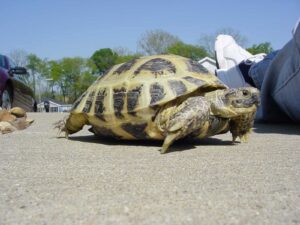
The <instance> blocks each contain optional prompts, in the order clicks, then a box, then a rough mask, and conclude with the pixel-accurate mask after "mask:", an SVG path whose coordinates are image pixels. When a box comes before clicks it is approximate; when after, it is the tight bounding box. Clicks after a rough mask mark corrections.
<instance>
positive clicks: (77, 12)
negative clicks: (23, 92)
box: [0, 0, 300, 59]
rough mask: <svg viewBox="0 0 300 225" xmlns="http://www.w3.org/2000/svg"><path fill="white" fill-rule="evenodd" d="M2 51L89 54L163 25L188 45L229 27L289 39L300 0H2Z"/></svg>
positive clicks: (252, 38) (261, 38) (276, 43)
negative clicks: (17, 50)
mask: <svg viewBox="0 0 300 225" xmlns="http://www.w3.org/2000/svg"><path fill="white" fill-rule="evenodd" d="M0 3H1V8H0V19H1V35H0V43H1V44H0V53H2V54H9V53H10V52H11V51H13V50H16V49H22V50H25V51H26V52H28V53H34V54H36V55H38V56H39V57H41V58H48V59H61V58H63V57H75V56H80V57H90V56H91V55H92V54H93V52H94V51H96V50H98V49H100V48H107V47H108V48H116V47H125V48H128V49H130V50H131V51H136V50H137V44H136V43H137V41H138V39H139V38H140V36H141V34H142V33H143V32H145V31H146V30H152V29H162V30H165V31H167V32H169V33H171V34H173V35H176V36H178V37H179V38H180V39H181V40H182V41H184V42H185V43H189V44H197V42H198V40H199V38H200V37H201V35H202V34H212V33H214V32H215V31H216V30H218V29H221V28H227V27H230V28H233V29H235V30H237V31H239V32H240V34H241V35H243V36H245V37H246V38H247V40H248V46H250V45H252V44H258V43H261V42H265V41H269V42H271V44H272V46H273V47H274V48H275V49H278V48H281V47H282V46H283V45H284V44H285V43H286V42H287V41H288V40H290V38H291V30H292V28H293V26H294V24H295V22H296V21H297V19H298V18H299V17H300V1H299V0H251V1H245V0H244V1H237V0H227V1H216V0H206V1H202V0H198V1H197V0H151V1H143V0H139V1H137V0H126V1H121V0H119V1H117V0H105V1H104V0H98V1H97V0H81V1H79V0H0Z"/></svg>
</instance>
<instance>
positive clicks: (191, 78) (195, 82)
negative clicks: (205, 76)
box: [183, 76, 205, 86]
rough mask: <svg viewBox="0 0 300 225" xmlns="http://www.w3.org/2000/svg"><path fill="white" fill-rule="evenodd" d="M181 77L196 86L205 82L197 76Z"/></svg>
mask: <svg viewBox="0 0 300 225" xmlns="http://www.w3.org/2000/svg"><path fill="white" fill-rule="evenodd" d="M183 79H185V80H186V81H188V82H190V83H192V84H195V85H197V86H201V85H203V84H204V83H205V82H204V81H203V80H200V79H197V78H194V77H190V76H186V77H184V78H183Z"/></svg>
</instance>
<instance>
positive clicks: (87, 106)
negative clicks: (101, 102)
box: [82, 91, 95, 113]
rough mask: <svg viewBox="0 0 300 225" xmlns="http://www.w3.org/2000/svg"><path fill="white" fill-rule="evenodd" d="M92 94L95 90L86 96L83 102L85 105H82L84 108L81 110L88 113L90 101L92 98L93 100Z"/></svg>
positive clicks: (91, 101) (93, 94) (90, 105)
mask: <svg viewBox="0 0 300 225" xmlns="http://www.w3.org/2000/svg"><path fill="white" fill-rule="evenodd" d="M94 96H95V91H92V92H91V93H90V94H89V96H88V98H87V100H86V102H85V106H84V108H83V110H82V111H83V112H85V113H88V112H89V111H90V110H91V107H92V103H93V100H94Z"/></svg>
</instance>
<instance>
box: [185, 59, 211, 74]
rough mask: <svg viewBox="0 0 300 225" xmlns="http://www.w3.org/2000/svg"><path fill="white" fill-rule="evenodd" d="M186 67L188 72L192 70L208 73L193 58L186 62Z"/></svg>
mask: <svg viewBox="0 0 300 225" xmlns="http://www.w3.org/2000/svg"><path fill="white" fill-rule="evenodd" d="M186 64H187V67H188V71H190V72H194V73H208V70H207V69H206V68H205V67H204V66H202V65H200V64H199V63H197V62H196V61H193V60H188V61H187V62H186Z"/></svg>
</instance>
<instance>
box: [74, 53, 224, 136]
mask: <svg viewBox="0 0 300 225" xmlns="http://www.w3.org/2000/svg"><path fill="white" fill-rule="evenodd" d="M224 88H227V87H226V86H225V85H224V84H223V83H221V82H220V81H219V79H218V78H217V77H216V76H215V75H213V74H210V73H208V71H207V70H206V69H205V68H204V67H203V66H201V65H200V64H198V63H197V62H195V61H192V60H190V59H187V58H184V57H181V56H177V55H155V56H146V57H141V58H137V59H133V60H131V61H128V62H126V63H123V64H119V65H116V66H113V67H112V68H111V69H110V70H109V71H108V72H107V73H105V74H104V75H103V76H100V77H99V78H98V79H97V80H96V81H95V82H94V83H93V84H92V85H91V86H90V87H89V88H88V90H87V91H86V92H85V93H83V95H82V96H81V97H80V98H79V99H78V100H77V101H76V102H75V103H74V105H73V108H72V110H71V114H73V115H76V114H84V116H85V118H87V120H88V122H89V124H91V125H92V126H94V128H95V127H98V128H99V129H100V128H101V129H102V128H104V127H105V128H110V129H109V133H108V134H107V135H106V136H112V135H111V129H113V130H114V129H117V128H118V127H122V126H123V130H124V124H130V125H132V124H138V125H140V124H144V125H143V126H144V127H141V130H142V128H145V126H149V121H151V120H153V117H154V116H155V115H156V113H157V112H158V110H159V108H160V107H161V106H162V105H164V104H166V103H169V102H171V101H176V100H177V99H179V98H184V97H187V96H190V95H201V93H205V92H208V91H213V90H216V89H224ZM128 129H131V128H130V126H129V128H128V127H127V130H128ZM134 129H135V130H138V129H137V128H136V127H135V128H134ZM102 130H103V129H102ZM125 130H126V128H125ZM106 131H107V130H106ZM106 131H105V132H106ZM105 132H104V131H101V132H100V133H102V134H103V133H105ZM154 132H155V131H154ZM127 133H128V132H127ZM137 133H138V132H137ZM153 135H154V134H153ZM115 136H120V137H121V138H123V137H124V138H126V139H130V137H129V136H128V135H125V133H124V132H123V131H122V132H119V135H115ZM154 136H155V135H154Z"/></svg>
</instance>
